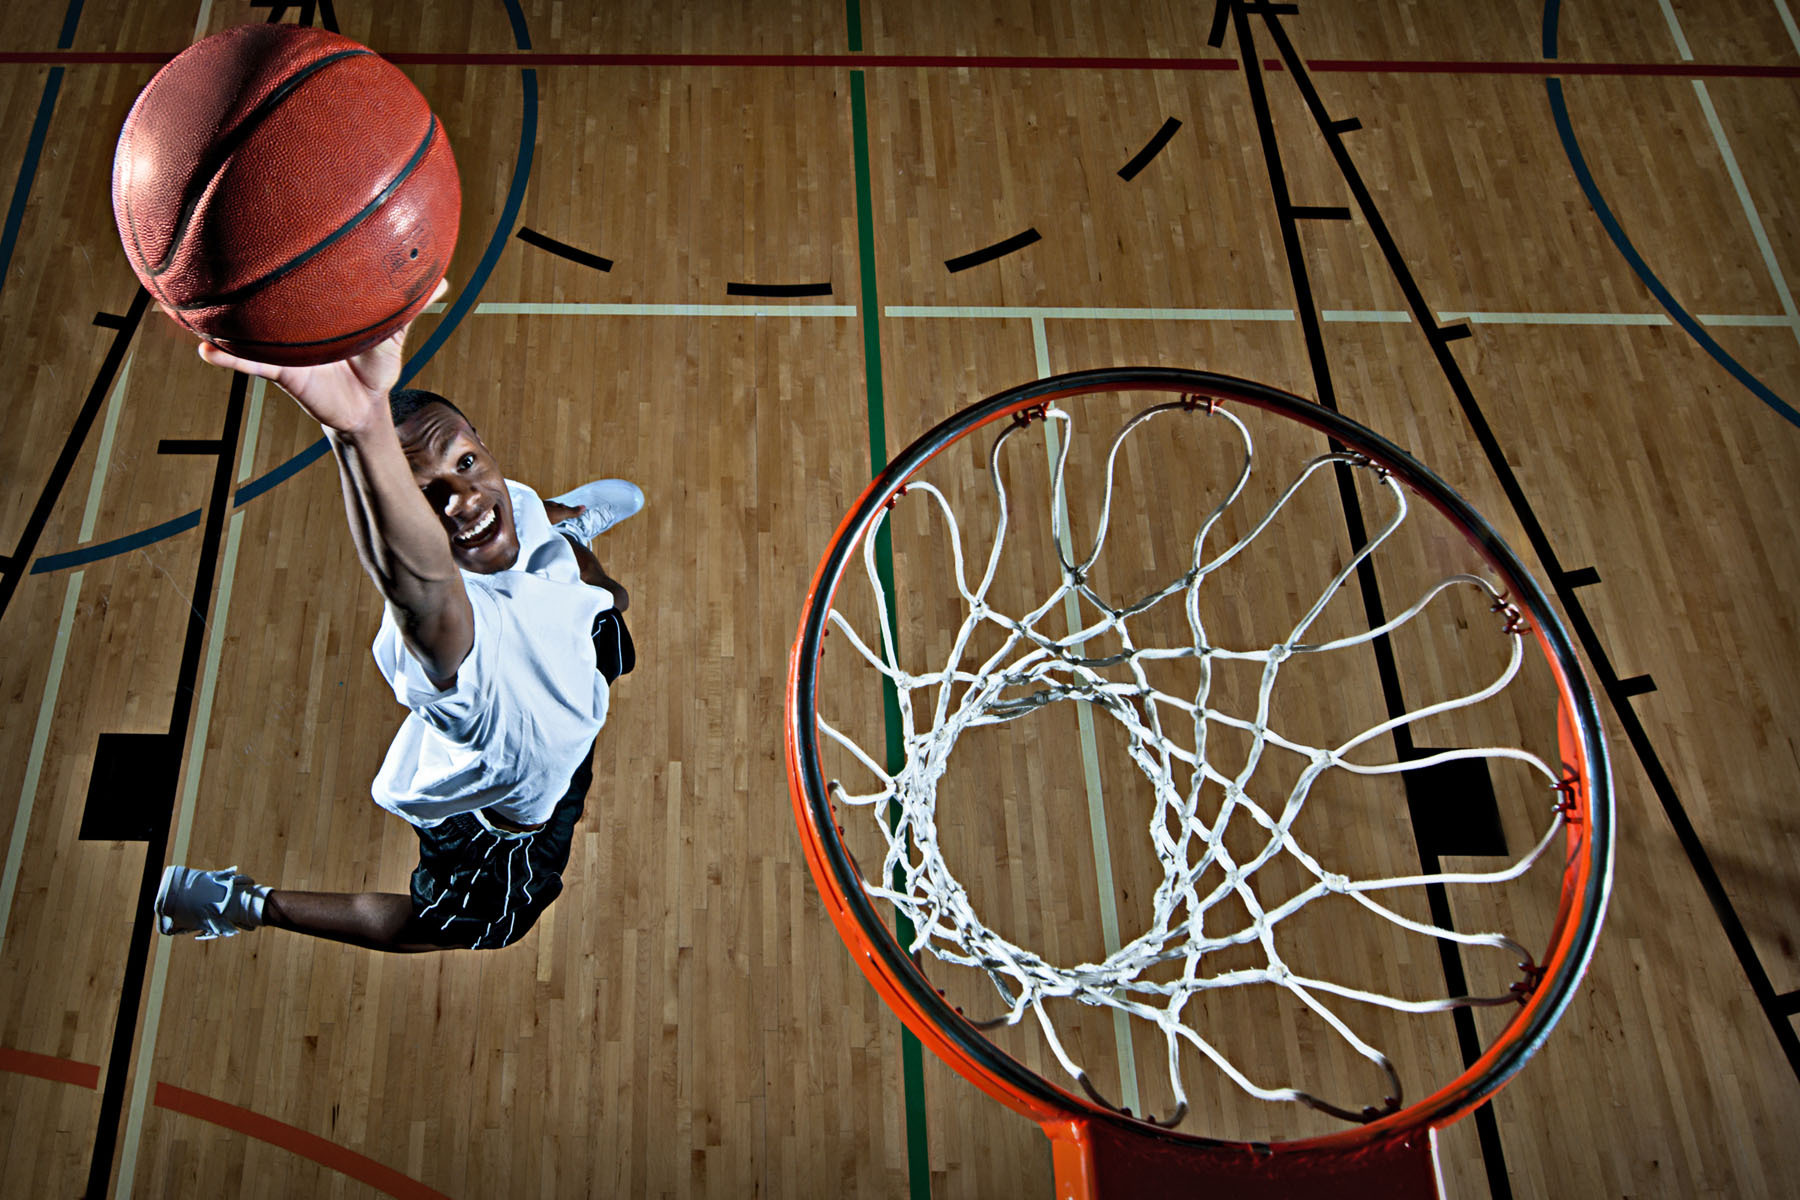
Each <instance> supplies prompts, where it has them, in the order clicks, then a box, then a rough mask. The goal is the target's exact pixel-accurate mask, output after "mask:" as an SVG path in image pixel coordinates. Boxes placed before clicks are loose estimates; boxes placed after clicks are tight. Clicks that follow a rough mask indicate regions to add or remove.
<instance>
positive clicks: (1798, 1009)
mask: <svg viewBox="0 0 1800 1200" xmlns="http://www.w3.org/2000/svg"><path fill="white" fill-rule="evenodd" d="M1775 1007H1776V1008H1778V1009H1780V1010H1781V1012H1782V1013H1783V1014H1784V1015H1786V1016H1790V1017H1791V1016H1793V1015H1794V1014H1795V1013H1800V992H1783V993H1781V995H1779V996H1777V997H1775Z"/></svg>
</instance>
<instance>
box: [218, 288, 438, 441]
mask: <svg viewBox="0 0 1800 1200" xmlns="http://www.w3.org/2000/svg"><path fill="white" fill-rule="evenodd" d="M449 290H450V283H449V281H448V280H443V279H440V280H438V285H437V288H436V290H434V291H433V292H432V293H431V300H429V301H427V303H435V302H436V301H437V300H439V299H441V298H442V297H443V295H444V293H446V292H448V291H449ZM411 329H412V322H411V321H408V322H407V323H406V324H405V325H402V326H401V327H400V328H399V329H397V330H395V331H394V332H393V333H392V334H390V335H389V336H388V337H385V338H383V339H382V340H381V341H380V342H378V343H376V344H375V345H374V346H372V347H370V348H369V349H368V350H365V351H363V352H362V353H361V354H358V355H356V356H355V357H354V358H346V359H343V360H341V361H339V362H332V363H322V364H320V365H318V366H316V367H281V366H276V365H274V364H273V363H262V362H256V361H254V360H252V359H248V358H239V357H238V356H237V355H235V354H227V353H226V352H225V351H223V350H220V349H219V348H218V347H216V346H213V345H210V344H208V343H204V342H203V343H201V345H200V357H201V358H203V359H205V360H206V361H207V362H209V363H211V364H212V365H213V366H215V367H224V368H226V369H227V370H232V371H242V372H243V373H244V374H246V375H258V376H261V377H262V378H264V379H268V380H271V381H273V382H274V383H275V384H277V385H278V386H280V388H281V389H282V390H283V391H285V392H286V393H287V394H288V395H290V396H292V397H293V398H294V400H295V402H296V403H298V404H299V405H300V407H301V408H302V409H304V410H305V411H306V413H307V415H308V416H310V417H312V418H313V420H315V421H317V422H318V423H319V424H321V425H323V426H325V427H326V428H327V429H335V430H338V431H340V432H344V433H356V432H359V431H361V430H363V429H366V428H368V427H370V426H371V425H372V424H373V425H385V424H387V423H388V422H389V420H390V418H389V416H388V403H387V396H388V392H389V391H390V390H391V389H392V388H393V386H394V384H395V383H397V382H398V381H399V379H400V368H401V366H402V364H403V361H404V360H403V358H402V354H401V351H402V349H403V347H404V346H405V345H406V335H407V332H408V331H409V330H411Z"/></svg>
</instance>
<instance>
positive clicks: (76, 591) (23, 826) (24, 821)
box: [0, 351, 132, 947]
mask: <svg viewBox="0 0 1800 1200" xmlns="http://www.w3.org/2000/svg"><path fill="white" fill-rule="evenodd" d="M131 359H132V355H131V352H130V351H127V352H126V354H125V361H124V362H123V363H121V364H120V366H119V377H118V379H117V380H116V381H115V382H114V383H113V389H112V395H111V396H109V397H107V401H106V419H105V421H104V423H103V424H102V425H101V427H100V443H99V446H98V447H97V448H96V450H95V453H94V477H93V479H92V480H90V481H89V483H88V494H87V507H86V509H84V510H83V512H82V514H81V541H82V542H83V543H86V542H88V541H90V540H91V539H92V538H93V536H94V522H95V520H96V519H98V517H99V514H100V495H101V493H102V492H103V491H104V490H105V486H106V471H107V466H108V464H110V463H111V462H112V447H113V438H114V435H115V434H116V433H117V432H118V428H119V408H120V401H121V399H122V398H123V397H124V395H125V381H126V380H127V379H129V378H131ZM82 575H83V572H81V571H76V572H75V573H73V574H72V575H70V576H69V582H68V585H67V586H66V588H65V589H64V591H63V606H62V615H61V616H60V617H58V618H57V622H56V639H55V641H54V642H53V643H52V645H51V650H50V670H49V673H48V674H46V675H45V677H44V695H43V698H42V699H41V700H39V701H38V715H37V727H36V728H35V729H34V730H33V731H32V734H31V749H30V750H29V751H28V752H27V753H26V756H25V779H24V781H23V782H22V783H21V784H20V785H19V806H18V808H17V809H16V810H14V812H13V825H12V834H11V836H10V837H9V838H8V839H7V843H6V866H5V868H4V869H3V870H0V947H3V946H5V944H6V927H7V925H8V924H9V923H10V922H11V919H12V902H13V895H14V893H15V892H17V890H18V887H19V869H20V866H21V865H22V864H23V862H24V861H25V838H26V835H27V834H29V833H30V832H31V814H32V810H33V809H35V808H36V807H37V790H38V782H39V780H40V779H41V777H42V773H43V769H44V754H45V752H46V751H47V750H48V748H49V744H50V726H51V724H52V723H53V721H54V720H55V717H56V697H57V693H59V692H60V691H61V690H62V677H63V666H64V663H65V662H66V660H67V658H68V653H69V636H70V632H71V630H73V629H74V626H75V608H76V602H77V601H78V600H79V599H80V597H81V579H82Z"/></svg>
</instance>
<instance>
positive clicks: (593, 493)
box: [551, 479, 644, 546]
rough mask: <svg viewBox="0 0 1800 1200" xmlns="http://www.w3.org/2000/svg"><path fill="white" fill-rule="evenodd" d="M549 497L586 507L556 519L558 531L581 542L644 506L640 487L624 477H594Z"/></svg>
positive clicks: (562, 502)
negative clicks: (570, 490)
mask: <svg viewBox="0 0 1800 1200" xmlns="http://www.w3.org/2000/svg"><path fill="white" fill-rule="evenodd" d="M551 499H552V500H554V501H556V502H557V503H558V504H566V505H568V506H569V507H570V508H585V509H586V510H587V511H585V512H582V513H579V514H577V515H575V516H573V517H570V518H568V519H567V520H564V521H558V522H557V523H556V530H557V532H558V533H566V534H569V535H571V536H572V537H574V538H575V540H577V541H579V542H580V543H581V544H582V545H584V546H585V545H586V544H587V543H589V542H591V541H593V540H594V539H595V538H597V537H599V536H600V535H601V534H603V533H605V532H606V531H607V530H608V529H611V528H612V527H613V526H614V525H617V524H618V523H619V522H620V521H623V520H624V519H625V518H626V517H629V516H631V515H632V514H633V513H636V512H637V511H638V510H639V509H641V508H643V507H644V491H643V489H642V488H640V487H638V485H637V484H635V483H631V482H629V481H627V480H624V479H596V480H594V481H593V482H592V483H584V484H582V485H581V486H580V487H578V488H576V489H575V490H574V491H572V492H567V493H565V494H563V495H561V496H552V497H551Z"/></svg>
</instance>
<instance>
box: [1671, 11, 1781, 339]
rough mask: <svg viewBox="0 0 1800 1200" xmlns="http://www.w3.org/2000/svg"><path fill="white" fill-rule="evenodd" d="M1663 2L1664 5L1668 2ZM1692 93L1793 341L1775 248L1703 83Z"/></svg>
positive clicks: (1699, 82) (1695, 87)
mask: <svg viewBox="0 0 1800 1200" xmlns="http://www.w3.org/2000/svg"><path fill="white" fill-rule="evenodd" d="M1663 2H1664V3H1665V4H1666V3H1668V0H1663ZM1694 94H1695V95H1696V96H1698V97H1699V98H1700V107H1701V109H1703V110H1704V111H1705V113H1706V124H1707V126H1708V127H1709V128H1711V130H1712V135H1713V141H1714V142H1716V143H1717V144H1718V147H1719V156H1720V157H1721V158H1723V159H1724V160H1725V173H1726V174H1728V175H1730V176H1731V186H1732V188H1733V189H1734V190H1735V191H1736V192H1737V198H1738V203H1739V204H1741V205H1743V208H1744V219H1745V220H1747V221H1749V222H1750V236H1751V237H1753V238H1755V239H1756V249H1757V250H1758V252H1760V253H1761V254H1762V260H1763V266H1764V267H1765V268H1766V269H1767V270H1768V272H1769V281H1770V282H1771V283H1773V284H1774V285H1775V294H1776V295H1777V296H1779V297H1781V311H1782V312H1783V313H1785V314H1787V319H1788V322H1789V324H1790V327H1791V328H1792V329H1793V331H1794V336H1795V338H1797V339H1800V321H1797V320H1796V315H1797V314H1796V312H1795V309H1794V296H1793V293H1792V292H1790V291H1788V285H1787V279H1786V277H1785V276H1783V275H1782V273H1781V265H1780V264H1779V263H1777V262H1776V261H1775V248H1774V247H1773V246H1771V245H1770V244H1769V235H1768V234H1767V233H1766V232H1765V231H1764V230H1763V223H1762V217H1760V216H1758V215H1757V212H1756V202H1755V201H1754V200H1752V199H1751V198H1750V187H1749V185H1748V184H1746V183H1745V182H1744V174H1743V172H1742V171H1740V170H1738V163H1737V156H1736V155H1734V154H1733V153H1732V152H1731V143H1730V142H1729V141H1727V140H1726V138H1725V127H1724V126H1723V125H1721V124H1720V123H1719V114H1718V113H1717V112H1716V111H1714V109H1713V102H1712V97H1711V96H1710V95H1708V94H1707V91H1706V83H1705V81H1704V80H1700V79H1696V80H1694Z"/></svg>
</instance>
